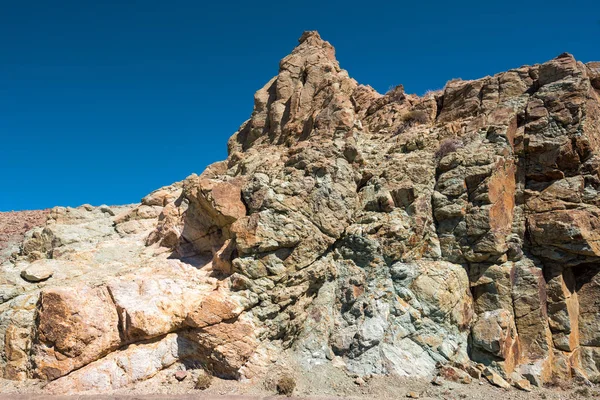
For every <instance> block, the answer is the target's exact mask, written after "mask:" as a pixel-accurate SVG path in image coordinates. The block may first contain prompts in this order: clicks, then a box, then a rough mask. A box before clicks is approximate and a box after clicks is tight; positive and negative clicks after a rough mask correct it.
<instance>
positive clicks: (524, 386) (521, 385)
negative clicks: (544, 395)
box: [513, 379, 531, 392]
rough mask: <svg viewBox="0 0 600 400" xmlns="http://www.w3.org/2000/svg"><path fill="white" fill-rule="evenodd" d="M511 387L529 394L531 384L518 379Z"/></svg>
mask: <svg viewBox="0 0 600 400" xmlns="http://www.w3.org/2000/svg"><path fill="white" fill-rule="evenodd" d="M513 386H514V387H516V388H517V389H520V390H523V391H525V392H531V383H530V382H529V381H528V380H527V379H519V380H516V381H514V382H513Z"/></svg>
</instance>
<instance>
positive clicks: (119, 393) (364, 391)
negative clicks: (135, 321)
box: [0, 365, 600, 400]
mask: <svg viewBox="0 0 600 400" xmlns="http://www.w3.org/2000/svg"><path fill="white" fill-rule="evenodd" d="M180 368H181V366H177V365H176V366H174V367H173V368H170V369H167V370H164V371H162V372H160V373H159V374H157V375H155V376H154V377H153V378H151V379H149V380H147V381H143V382H139V383H137V384H135V385H134V386H132V387H129V388H127V389H120V390H116V391H114V392H111V393H103V394H90V395H76V396H71V397H68V396H67V397H65V396H48V395H45V394H44V393H43V385H41V384H37V385H34V386H29V387H26V388H24V387H19V386H18V384H16V383H15V382H10V381H1V382H0V393H3V394H0V400H8V399H11V400H12V399H14V400H34V399H35V400H59V399H65V400H67V399H81V400H101V399H102V400H104V399H123V400H134V399H139V400H159V399H160V400H163V399H164V400H191V399H206V400H209V399H221V400H225V399H231V400H233V399H238V400H258V399H285V397H283V396H277V391H276V388H275V385H276V381H277V379H278V377H277V376H273V377H270V378H267V379H266V380H264V381H260V382H238V381H231V380H222V379H217V378H214V379H213V381H212V385H211V386H210V387H209V388H208V389H206V390H197V389H194V384H195V379H196V376H197V375H198V374H199V373H200V372H199V371H196V370H191V371H190V370H188V372H187V376H186V378H185V379H184V380H183V381H181V382H179V381H177V380H176V379H175V372H176V371H177V370H178V369H180ZM295 379H296V389H295V390H294V393H293V396H292V398H295V399H320V400H329V399H382V400H391V399H404V398H419V399H445V400H454V399H456V400H461V399H486V400H495V399H515V400H526V399H552V400H559V399H561V400H567V399H586V398H590V399H593V398H600V388H588V387H583V386H582V387H564V388H536V387H534V388H533V390H532V391H531V392H524V391H521V390H518V389H515V388H511V389H508V390H505V389H500V388H497V387H494V386H492V385H490V384H489V383H488V382H487V381H485V379H483V378H482V380H481V381H477V380H474V381H473V382H472V383H470V384H461V383H455V382H449V381H444V382H443V384H442V385H441V386H435V385H433V384H432V383H431V382H430V380H429V379H416V378H406V377H391V376H376V377H373V378H371V379H366V382H365V383H364V384H363V385H358V384H356V383H355V378H353V377H351V376H348V375H347V374H346V373H345V372H344V371H343V370H341V369H337V368H334V367H330V366H318V367H314V368H313V369H312V370H310V371H308V372H304V373H302V375H300V376H296V377H295ZM410 396H416V397H410Z"/></svg>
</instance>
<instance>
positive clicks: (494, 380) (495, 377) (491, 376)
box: [482, 367, 510, 389]
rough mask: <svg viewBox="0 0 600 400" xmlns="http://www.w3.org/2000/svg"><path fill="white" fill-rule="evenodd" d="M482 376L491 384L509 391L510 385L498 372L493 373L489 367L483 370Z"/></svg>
mask: <svg viewBox="0 0 600 400" xmlns="http://www.w3.org/2000/svg"><path fill="white" fill-rule="evenodd" d="M482 375H483V376H484V377H485V379H487V381H488V382H489V383H491V384H492V385H494V386H497V387H499V388H502V389H509V388H510V384H509V383H508V382H506V381H505V380H504V378H502V377H501V376H500V375H499V374H498V373H497V372H495V371H493V370H492V369H490V368H489V367H487V368H486V369H484V370H483V373H482Z"/></svg>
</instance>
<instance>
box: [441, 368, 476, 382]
mask: <svg viewBox="0 0 600 400" xmlns="http://www.w3.org/2000/svg"><path fill="white" fill-rule="evenodd" d="M438 375H439V376H441V377H442V378H444V379H445V380H447V381H452V382H459V383H464V384H469V383H471V381H472V380H471V376H470V375H469V374H468V373H466V372H465V371H462V370H460V369H458V368H455V367H452V366H449V365H444V366H442V367H441V368H440V369H439V371H438Z"/></svg>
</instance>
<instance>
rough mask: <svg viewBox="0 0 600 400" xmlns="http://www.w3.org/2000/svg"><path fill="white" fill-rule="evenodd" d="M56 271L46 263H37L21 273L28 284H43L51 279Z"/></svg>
mask: <svg viewBox="0 0 600 400" xmlns="http://www.w3.org/2000/svg"><path fill="white" fill-rule="evenodd" d="M53 274H54V270H53V269H52V268H51V267H50V266H49V265H48V264H46V263H43V262H36V263H33V264H31V265H30V266H29V267H27V268H26V269H24V270H22V271H21V277H22V278H23V279H25V280H26V281H27V282H34V283H35V282H41V281H45V280H46V279H49V278H50V277H51V276H52V275H53Z"/></svg>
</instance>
